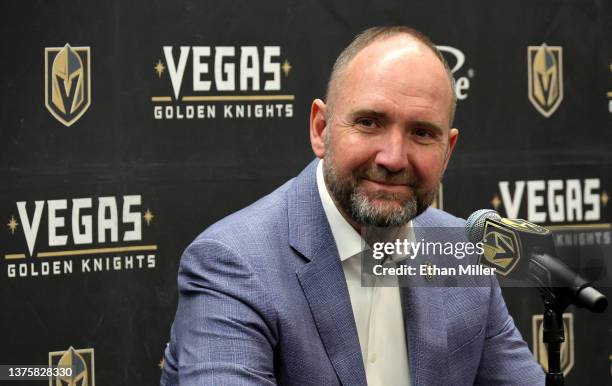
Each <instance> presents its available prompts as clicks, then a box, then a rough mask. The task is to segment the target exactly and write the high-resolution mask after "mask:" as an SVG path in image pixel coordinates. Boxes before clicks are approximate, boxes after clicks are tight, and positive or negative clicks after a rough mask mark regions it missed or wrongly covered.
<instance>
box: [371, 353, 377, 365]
mask: <svg viewBox="0 0 612 386" xmlns="http://www.w3.org/2000/svg"><path fill="white" fill-rule="evenodd" d="M375 362H376V353H375V352H373V353H372V354H370V363H372V364H374V363H375Z"/></svg>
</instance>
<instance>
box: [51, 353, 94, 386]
mask: <svg viewBox="0 0 612 386" xmlns="http://www.w3.org/2000/svg"><path fill="white" fill-rule="evenodd" d="M57 367H65V368H70V369H72V374H71V375H70V376H62V377H57V378H56V380H55V386H88V385H89V383H88V377H87V375H88V371H87V364H86V363H85V359H83V357H82V356H81V355H80V354H79V353H77V352H76V351H75V350H74V348H72V347H70V348H69V349H68V350H66V352H65V353H64V355H62V357H61V358H60V360H59V362H58V364H57Z"/></svg>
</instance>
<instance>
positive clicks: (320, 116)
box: [310, 99, 327, 158]
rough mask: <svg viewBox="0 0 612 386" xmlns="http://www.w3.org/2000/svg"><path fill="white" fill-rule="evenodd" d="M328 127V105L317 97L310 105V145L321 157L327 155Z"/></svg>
mask: <svg viewBox="0 0 612 386" xmlns="http://www.w3.org/2000/svg"><path fill="white" fill-rule="evenodd" d="M326 128H327V106H326V105H325V102H323V101H322V100H321V99H315V100H314V101H312V106H310V145H311V146H312V151H313V152H314V153H315V155H316V156H317V157H319V158H323V157H325V130H326Z"/></svg>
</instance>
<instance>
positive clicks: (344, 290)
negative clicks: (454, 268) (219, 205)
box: [162, 27, 544, 386]
mask: <svg viewBox="0 0 612 386" xmlns="http://www.w3.org/2000/svg"><path fill="white" fill-rule="evenodd" d="M327 94H328V95H327V98H326V102H323V101H322V100H319V99H316V100H315V101H314V102H313V103H312V109H311V115H310V139H311V144H312V148H313V151H314V153H315V154H316V156H317V157H318V158H320V159H321V160H320V161H319V160H316V161H314V162H313V163H311V164H310V165H309V166H308V167H306V169H304V171H303V172H302V173H301V174H300V175H299V176H297V177H296V178H294V179H292V180H290V181H289V182H287V183H286V184H284V185H283V186H281V187H280V188H279V189H278V190H276V191H275V192H273V193H271V194H270V195H268V196H267V197H264V198H263V199H261V200H259V201H257V202H256V203H254V204H253V205H251V206H249V207H247V208H246V209H243V210H241V211H239V212H237V213H235V214H233V215H231V216H229V217H227V218H225V219H223V220H221V221H220V222H218V223H217V224H214V225H213V226H211V227H210V228H208V229H207V230H206V231H205V232H204V233H202V234H201V235H200V236H199V237H198V238H197V239H196V240H195V241H194V242H193V243H192V244H191V245H190V246H189V247H188V248H187V250H186V251H185V253H184V255H183V257H182V260H181V266H180V270H179V277H178V285H179V304H178V310H177V314H176V318H175V321H174V324H173V327H172V332H171V341H170V344H169V346H168V348H167V349H166V352H165V365H164V373H163V375H162V384H165V385H173V384H177V383H180V384H181V385H272V384H283V385H338V384H342V385H351V386H352V385H365V384H369V385H408V384H413V385H471V384H475V383H478V384H484V385H502V384H503V385H537V384H543V383H544V380H543V373H542V370H541V369H540V367H539V366H538V365H537V364H536V363H535V362H534V360H533V359H532V357H531V354H530V352H529V350H528V348H527V346H526V344H525V342H524V341H523V340H522V338H521V336H520V334H519V332H518V331H517V330H516V328H515V326H514V323H513V321H512V319H511V317H510V316H509V315H508V312H507V310H506V306H505V303H504V301H503V299H502V297H501V293H500V290H499V287H498V286H497V285H491V286H486V287H482V286H481V287H468V288H465V287H464V288H458V287H452V288H450V287H449V288H441V287H432V286H423V287H419V286H415V287H402V288H399V287H398V286H391V287H378V286H373V287H366V286H362V285H361V281H360V268H361V262H360V258H361V257H360V256H361V254H360V252H361V251H362V249H363V248H362V245H363V244H364V243H363V242H362V238H361V236H360V234H359V232H362V231H364V228H366V227H370V226H374V227H399V228H400V229H401V230H402V231H403V232H405V235H406V237H410V238H411V239H414V238H415V234H417V232H420V230H421V229H424V228H425V227H432V226H435V227H448V231H447V232H445V236H444V237H445V239H446V240H451V241H466V240H465V235H464V234H463V232H462V231H461V232H459V231H458V230H457V229H460V228H463V226H464V223H465V222H464V221H463V220H461V219H458V218H455V217H453V216H451V215H449V214H446V213H444V212H441V211H438V210H435V209H431V208H429V209H428V207H429V205H430V204H431V202H432V200H433V198H434V195H435V192H436V189H437V186H438V184H439V182H440V179H441V177H442V174H443V172H444V170H445V168H446V166H447V164H448V161H449V159H450V156H451V153H452V151H453V148H454V146H455V144H456V142H457V138H458V131H457V130H456V129H451V127H452V126H451V125H452V119H453V114H454V108H455V97H454V93H453V88H452V77H451V74H450V71H449V69H448V65H446V63H445V62H444V59H443V58H442V56H441V55H440V53H439V52H438V51H437V49H436V48H435V46H434V45H433V44H432V43H431V42H430V41H429V40H428V39H427V38H426V37H424V36H423V35H422V34H420V33H419V32H417V31H415V30H412V29H409V28H406V27H376V28H372V29H369V30H366V31H365V32H363V33H362V34H361V35H359V36H358V37H357V38H356V39H355V40H354V41H353V42H352V43H351V45H349V46H348V47H347V48H346V49H345V50H344V51H343V52H342V53H341V55H340V56H339V57H338V59H337V61H336V64H335V65H334V69H333V71H332V75H331V77H330V81H329V85H328V93H327ZM451 227H452V228H451ZM489 280H490V279H489Z"/></svg>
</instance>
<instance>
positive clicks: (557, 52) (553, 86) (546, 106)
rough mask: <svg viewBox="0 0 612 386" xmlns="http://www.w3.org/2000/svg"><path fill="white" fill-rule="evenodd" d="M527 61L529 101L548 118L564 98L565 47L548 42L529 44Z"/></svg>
mask: <svg viewBox="0 0 612 386" xmlns="http://www.w3.org/2000/svg"><path fill="white" fill-rule="evenodd" d="M527 61H528V65H527V78H528V87H529V91H528V96H529V101H531V104H532V105H533V106H534V107H535V108H536V110H538V111H539V112H540V114H542V115H543V116H545V117H546V118H548V117H550V116H551V115H552V114H553V113H554V112H555V111H556V110H557V108H558V107H559V105H560V104H561V101H562V100H563V48H562V47H561V46H547V45H546V43H543V44H542V45H541V46H539V47H538V46H529V47H527Z"/></svg>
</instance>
